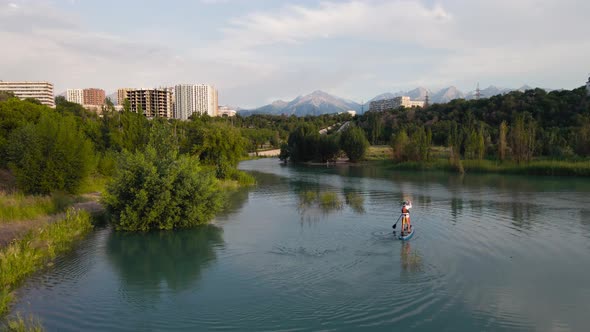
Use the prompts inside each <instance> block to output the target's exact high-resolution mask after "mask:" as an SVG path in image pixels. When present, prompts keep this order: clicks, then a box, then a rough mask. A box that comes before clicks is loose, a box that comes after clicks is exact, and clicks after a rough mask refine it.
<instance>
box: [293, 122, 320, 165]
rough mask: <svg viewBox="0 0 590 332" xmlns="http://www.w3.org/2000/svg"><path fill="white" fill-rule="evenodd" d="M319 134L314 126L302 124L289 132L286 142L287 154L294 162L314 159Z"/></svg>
mask: <svg viewBox="0 0 590 332" xmlns="http://www.w3.org/2000/svg"><path fill="white" fill-rule="evenodd" d="M319 139H320V134H319V133H318V130H317V128H316V127H315V126H313V125H310V124H302V125H300V126H298V127H297V128H296V129H295V130H294V131H293V132H291V133H290V134H289V139H288V140H287V144H288V146H289V156H290V158H291V160H292V161H294V162H307V161H311V160H314V159H316V157H317V155H318V141H319Z"/></svg>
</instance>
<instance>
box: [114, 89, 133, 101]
mask: <svg viewBox="0 0 590 332" xmlns="http://www.w3.org/2000/svg"><path fill="white" fill-rule="evenodd" d="M130 90H134V89H133V88H121V89H118V90H117V104H118V105H123V102H124V101H125V99H127V91H130Z"/></svg>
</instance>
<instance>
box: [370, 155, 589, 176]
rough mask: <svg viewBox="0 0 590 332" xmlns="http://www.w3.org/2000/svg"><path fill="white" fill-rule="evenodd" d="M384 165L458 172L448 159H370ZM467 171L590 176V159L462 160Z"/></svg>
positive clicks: (401, 168) (398, 167)
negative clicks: (397, 160) (422, 160)
mask: <svg viewBox="0 0 590 332" xmlns="http://www.w3.org/2000/svg"><path fill="white" fill-rule="evenodd" d="M369 162H376V163H379V164H380V165H383V166H384V167H385V168H387V169H395V170H408V171H416V170H420V171H445V172H452V173H457V169H456V167H455V166H453V165H452V164H451V163H450V162H449V160H447V159H435V160H431V161H428V162H411V161H408V162H400V163H396V162H393V161H390V160H388V161H385V160H379V161H369ZM461 163H462V165H463V169H464V171H465V173H497V174H517V175H546V176H590V161H562V160H533V161H530V162H528V163H522V164H518V163H516V162H512V161H504V162H501V161H494V160H461Z"/></svg>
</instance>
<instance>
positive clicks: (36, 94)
mask: <svg viewBox="0 0 590 332" xmlns="http://www.w3.org/2000/svg"><path fill="white" fill-rule="evenodd" d="M0 91H10V92H12V93H14V95H15V96H16V97H18V98H20V99H26V98H33V99H37V100H38V101H39V102H41V104H43V105H47V106H49V107H55V100H54V99H53V84H52V83H49V82H30V81H16V82H14V81H13V82H7V81H0Z"/></svg>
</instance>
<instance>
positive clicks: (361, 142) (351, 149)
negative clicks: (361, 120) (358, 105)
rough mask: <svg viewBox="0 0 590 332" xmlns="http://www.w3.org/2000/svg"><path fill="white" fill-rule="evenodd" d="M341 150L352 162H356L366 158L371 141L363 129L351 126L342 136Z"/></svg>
mask: <svg viewBox="0 0 590 332" xmlns="http://www.w3.org/2000/svg"><path fill="white" fill-rule="evenodd" d="M340 148H342V150H343V151H344V153H346V156H347V157H348V159H349V160H350V161H352V162H356V161H359V160H362V159H363V158H364V156H365V153H366V152H367V149H368V148H369V141H368V140H367V138H366V137H365V132H364V131H363V130H362V129H360V128H358V127H356V126H353V125H351V126H349V127H348V128H346V130H344V132H343V133H342V135H341V136H340Z"/></svg>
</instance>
